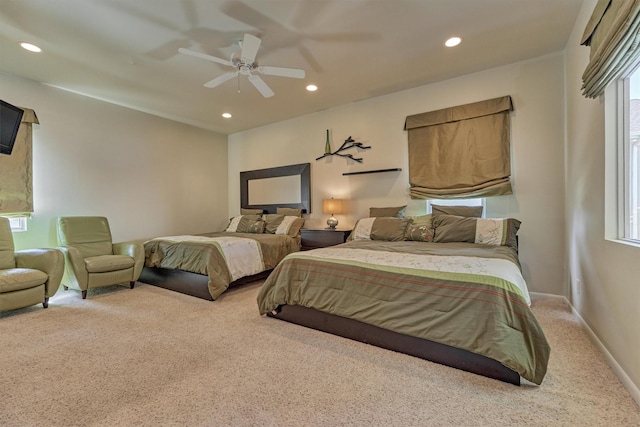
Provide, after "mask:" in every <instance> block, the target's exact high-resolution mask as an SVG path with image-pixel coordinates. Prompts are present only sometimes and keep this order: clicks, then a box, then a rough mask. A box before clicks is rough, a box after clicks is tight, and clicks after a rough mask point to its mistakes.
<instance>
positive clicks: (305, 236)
mask: <svg viewBox="0 0 640 427" xmlns="http://www.w3.org/2000/svg"><path fill="white" fill-rule="evenodd" d="M350 234H351V230H311V229H304V228H303V229H302V230H300V235H301V237H302V250H303V251H304V250H308V249H315V248H326V247H327V246H334V245H339V244H340V243H344V242H345V241H346V240H347V238H348V237H349V235H350Z"/></svg>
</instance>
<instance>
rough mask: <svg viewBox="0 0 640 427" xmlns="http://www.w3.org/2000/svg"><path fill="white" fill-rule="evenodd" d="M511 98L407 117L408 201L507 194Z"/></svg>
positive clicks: (505, 97) (501, 98) (506, 97)
mask: <svg viewBox="0 0 640 427" xmlns="http://www.w3.org/2000/svg"><path fill="white" fill-rule="evenodd" d="M512 110H513V104H512V102H511V97H510V96H503V97H500V98H495V99H489V100H486V101H480V102H474V103H472V104H466V105H460V106H457V107H451V108H445V109H442V110H437V111H431V112H428V113H422V114H416V115H413V116H408V117H407V119H406V122H405V127H404V128H405V129H406V130H407V131H408V139H409V184H410V186H411V190H410V195H411V198H412V199H466V198H475V197H487V196H500V195H504V194H511V193H512V189H511V182H510V180H509V177H510V175H511V160H510V157H511V154H510V119H511V118H510V114H509V112H510V111H512Z"/></svg>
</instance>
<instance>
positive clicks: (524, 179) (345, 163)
mask: <svg viewBox="0 0 640 427" xmlns="http://www.w3.org/2000/svg"><path fill="white" fill-rule="evenodd" d="M320 90H322V88H320ZM563 92H564V64H563V56H562V54H557V55H551V56H546V57H542V58H538V59H536V60H533V61H528V62H523V63H518V64H513V65H509V66H506V67H501V68H497V69H493V70H489V71H486V72H481V73H477V74H473V75H468V76H464V77H461V78H457V79H453V80H449V81H444V82H440V83H437V84H432V85H428V86H423V87H420V88H417V89H412V90H408V91H403V92H398V93H395V94H392V95H387V96H382V97H377V98H372V99H369V100H365V101H361V102H356V103H352V104H348V105H344V106H341V107H338V108H334V109H331V110H327V111H322V112H318V113H315V114H312V115H308V116H304V117H300V118H296V119H292V120H287V121H284V122H280V123H275V124H272V125H268V126H264V127H261V128H257V129H253V130H250V131H246V132H241V133H237V134H233V135H230V136H229V185H230V186H229V215H233V214H237V213H238V212H239V208H240V195H239V172H241V171H246V170H252V169H261V168H267V167H275V166H284V165H287V164H294V163H306V162H310V163H311V185H312V190H311V197H312V201H311V214H310V215H308V216H307V222H306V224H305V227H306V228H322V227H324V226H326V225H325V221H326V218H327V217H328V215H325V214H322V210H321V206H322V199H323V198H326V197H332V196H333V197H336V198H347V199H349V200H350V202H349V208H348V209H349V213H348V214H346V215H339V216H337V218H338V220H339V221H340V225H339V227H343V226H344V227H346V226H352V225H353V224H354V223H355V221H356V220H357V219H358V218H360V217H363V216H368V213H369V207H374V206H375V207H383V206H398V205H404V204H408V205H409V208H408V212H407V214H409V215H411V214H419V213H422V212H424V201H412V200H410V199H409V193H408V174H407V168H408V155H407V135H406V132H405V131H404V130H403V127H404V120H405V117H406V116H407V115H411V114H417V113H422V112H426V111H431V110H437V109H440V108H445V107H450V106H455V105H460V104H466V103H470V102H475V101H481V100H484V99H490V98H495V97H499V96H504V95H511V96H512V98H513V103H514V108H515V111H514V112H513V113H512V158H513V163H512V169H513V184H514V194H513V195H510V196H500V197H493V198H489V199H488V200H487V216H489V217H506V216H511V217H515V218H518V219H520V220H521V221H522V228H521V230H520V233H519V234H520V243H521V247H520V255H521V261H522V265H523V270H524V274H525V278H526V279H527V281H528V284H529V287H530V289H531V290H532V291H536V292H544V293H551V294H558V295H564V294H566V285H565V282H566V280H565V268H564V266H565V257H566V253H565V238H564V236H565V222H564V221H565V213H564V199H565V194H564V185H563V183H564V115H563V114H564V93H563ZM309 96H313V95H309ZM326 129H330V131H331V142H332V149H334V150H335V149H336V148H337V146H339V145H340V144H341V143H342V141H344V139H345V138H347V137H348V136H350V135H351V136H352V137H353V138H354V139H355V140H356V141H360V142H362V143H364V144H365V145H371V146H372V148H371V149H370V150H364V151H361V152H359V153H355V152H353V154H354V155H355V154H357V155H358V156H360V157H362V158H363V159H364V162H363V163H362V164H358V163H355V162H353V161H349V160H347V159H344V158H339V157H333V158H329V159H322V160H320V161H316V160H315V158H316V157H318V156H320V155H321V154H322V153H323V152H324V141H325V130H326ZM396 167H399V168H402V171H401V172H387V173H381V174H371V175H355V176H342V173H343V172H347V171H357V170H372V169H386V168H396Z"/></svg>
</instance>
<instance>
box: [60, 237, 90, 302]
mask: <svg viewBox="0 0 640 427" xmlns="http://www.w3.org/2000/svg"><path fill="white" fill-rule="evenodd" d="M58 250H60V251H61V252H62V254H63V255H64V260H65V263H64V278H63V280H62V282H63V284H64V285H65V286H68V287H70V288H75V289H80V290H83V291H86V290H87V288H88V287H89V272H88V271H87V267H86V265H85V263H84V257H83V256H82V255H81V254H80V251H79V250H78V249H77V248H74V247H73V246H60V247H59V248H58Z"/></svg>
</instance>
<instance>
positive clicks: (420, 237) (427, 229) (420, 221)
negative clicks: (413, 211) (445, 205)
mask: <svg viewBox="0 0 640 427" xmlns="http://www.w3.org/2000/svg"><path fill="white" fill-rule="evenodd" d="M408 218H410V219H411V223H410V224H409V226H408V227H407V234H406V235H405V240H413V241H417V242H431V241H432V240H433V224H432V222H431V220H432V218H433V215H432V214H427V215H419V216H410V217H408Z"/></svg>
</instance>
